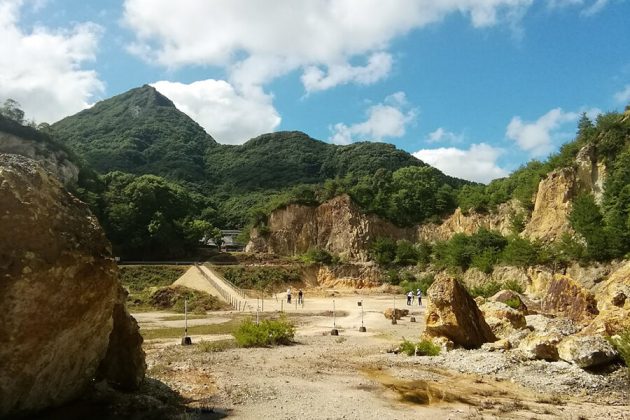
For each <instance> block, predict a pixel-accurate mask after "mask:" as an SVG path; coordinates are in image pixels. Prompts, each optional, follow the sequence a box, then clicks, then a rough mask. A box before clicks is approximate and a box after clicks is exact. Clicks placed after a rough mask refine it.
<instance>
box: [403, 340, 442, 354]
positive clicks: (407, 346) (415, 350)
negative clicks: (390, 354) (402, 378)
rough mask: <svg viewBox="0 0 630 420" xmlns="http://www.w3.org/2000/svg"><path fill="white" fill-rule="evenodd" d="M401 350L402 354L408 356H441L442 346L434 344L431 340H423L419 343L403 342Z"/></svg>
mask: <svg viewBox="0 0 630 420" xmlns="http://www.w3.org/2000/svg"><path fill="white" fill-rule="evenodd" d="M399 348H400V352H401V353H405V354H406V355H407V356H413V355H418V356H437V355H439V354H440V346H438V345H435V344H433V343H432V342H431V340H421V341H419V342H417V343H413V342H411V341H409V340H403V342H402V343H400V346H399Z"/></svg>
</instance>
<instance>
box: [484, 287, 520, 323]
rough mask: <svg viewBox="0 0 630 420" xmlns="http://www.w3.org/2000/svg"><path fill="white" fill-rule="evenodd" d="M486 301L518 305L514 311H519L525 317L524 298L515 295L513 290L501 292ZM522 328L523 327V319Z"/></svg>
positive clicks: (517, 294) (518, 294)
mask: <svg viewBox="0 0 630 420" xmlns="http://www.w3.org/2000/svg"><path fill="white" fill-rule="evenodd" d="M488 300H490V301H492V302H501V303H505V304H506V305H507V304H508V302H510V303H515V302H516V303H518V306H517V307H515V308H514V309H516V310H518V311H520V312H521V313H522V314H523V315H527V305H526V304H525V300H526V298H525V297H524V296H523V295H521V294H520V293H516V292H515V291H513V290H501V291H499V292H497V293H495V294H494V295H493V296H491V297H490V298H489V299H488ZM523 326H525V318H524V317H523Z"/></svg>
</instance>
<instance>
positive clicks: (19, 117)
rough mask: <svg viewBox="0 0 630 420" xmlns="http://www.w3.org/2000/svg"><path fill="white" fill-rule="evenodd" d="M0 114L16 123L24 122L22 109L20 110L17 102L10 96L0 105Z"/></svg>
mask: <svg viewBox="0 0 630 420" xmlns="http://www.w3.org/2000/svg"><path fill="white" fill-rule="evenodd" d="M0 114H2V115H4V116H5V117H7V118H9V119H11V120H13V121H15V122H16V123H18V124H24V111H22V108H21V105H20V104H19V102H17V101H15V100H13V99H11V98H9V99H7V100H5V101H4V104H3V105H2V107H0Z"/></svg>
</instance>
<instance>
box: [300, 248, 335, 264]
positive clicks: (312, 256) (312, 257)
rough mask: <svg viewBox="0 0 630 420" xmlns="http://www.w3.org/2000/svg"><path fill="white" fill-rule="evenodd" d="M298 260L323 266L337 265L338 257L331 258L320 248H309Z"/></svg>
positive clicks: (329, 254)
mask: <svg viewBox="0 0 630 420" xmlns="http://www.w3.org/2000/svg"><path fill="white" fill-rule="evenodd" d="M300 259H301V260H302V261H303V262H305V263H320V264H325V265H331V264H337V263H338V262H339V257H336V256H333V255H332V254H331V253H330V252H328V251H326V250H325V249H322V248H309V250H308V251H306V253H305V254H303V255H302V256H301V257H300Z"/></svg>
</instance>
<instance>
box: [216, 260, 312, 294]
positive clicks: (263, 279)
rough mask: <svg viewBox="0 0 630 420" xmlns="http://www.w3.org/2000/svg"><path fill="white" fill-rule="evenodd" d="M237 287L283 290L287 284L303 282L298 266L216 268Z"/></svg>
mask: <svg viewBox="0 0 630 420" xmlns="http://www.w3.org/2000/svg"><path fill="white" fill-rule="evenodd" d="M216 268H217V269H218V270H219V271H220V272H221V273H222V274H223V277H225V279H226V280H228V281H230V282H231V283H232V284H234V285H235V286H236V287H241V288H243V289H257V290H282V289H284V286H286V285H287V284H293V283H299V282H301V281H302V272H301V269H300V267H297V266H293V267H291V266H289V267H282V266H242V265H239V266H226V267H216Z"/></svg>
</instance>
